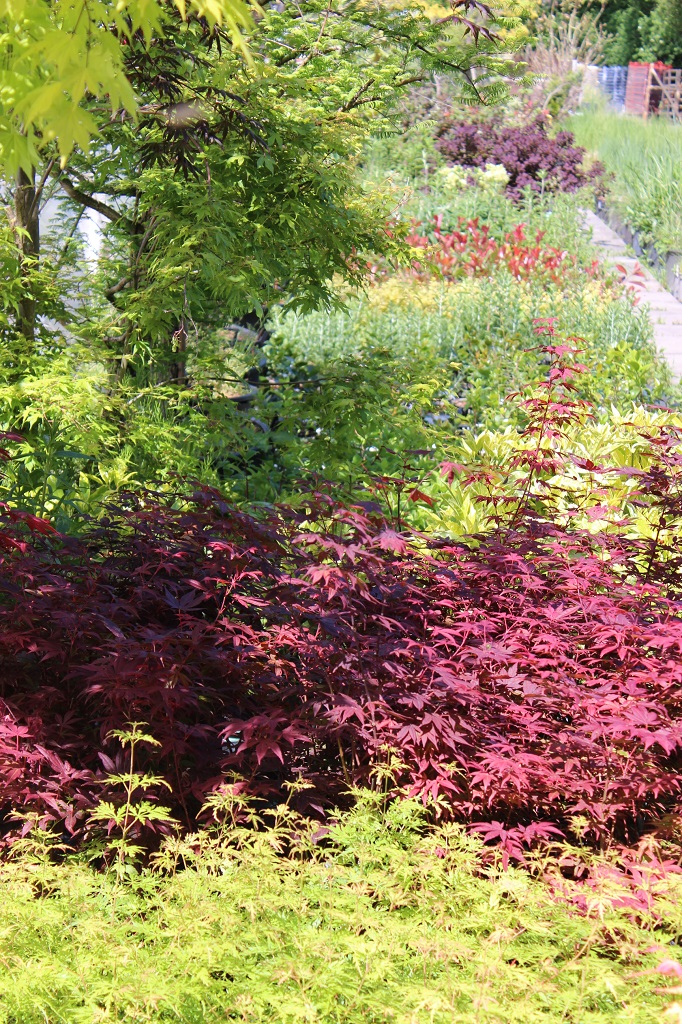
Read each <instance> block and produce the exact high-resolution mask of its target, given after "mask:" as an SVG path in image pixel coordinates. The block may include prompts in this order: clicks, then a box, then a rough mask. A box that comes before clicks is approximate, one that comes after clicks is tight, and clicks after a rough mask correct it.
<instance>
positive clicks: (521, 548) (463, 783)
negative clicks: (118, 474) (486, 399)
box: [0, 324, 682, 855]
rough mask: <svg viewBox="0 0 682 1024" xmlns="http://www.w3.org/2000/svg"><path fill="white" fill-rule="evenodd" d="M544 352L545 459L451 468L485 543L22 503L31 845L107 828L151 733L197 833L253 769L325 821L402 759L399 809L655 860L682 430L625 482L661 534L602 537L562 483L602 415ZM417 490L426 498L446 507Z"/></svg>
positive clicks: (533, 408) (13, 782)
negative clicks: (471, 503) (571, 438)
mask: <svg viewBox="0 0 682 1024" xmlns="http://www.w3.org/2000/svg"><path fill="white" fill-rule="evenodd" d="M540 330H541V331H542V332H543V333H544V334H545V337H544V338H543V346H542V352H543V354H544V357H545V359H546V360H547V365H546V375H545V377H544V379H543V380H541V381H540V382H539V383H537V384H536V385H534V386H533V387H532V388H529V389H527V390H526V391H524V392H523V393H522V394H521V395H520V396H517V398H516V399H515V401H517V402H519V403H520V404H521V407H522V409H523V411H524V415H525V426H524V427H523V429H522V437H523V438H525V439H526V441H529V442H532V443H529V444H528V447H526V448H520V449H518V450H517V451H516V452H515V453H514V454H513V455H511V456H510V458H509V462H508V464H507V465H506V466H504V465H503V466H501V467H497V469H496V470H495V472H493V471H492V470H491V469H490V468H489V467H487V466H485V465H481V466H474V467H469V468H464V467H460V466H455V465H452V464H449V465H445V466H443V467H441V471H442V472H443V473H445V474H446V475H450V476H452V475H455V474H457V475H459V477H460V479H461V480H462V481H463V482H464V483H465V484H466V482H467V481H470V482H471V486H472V487H475V488H476V494H477V501H479V502H480V503H483V504H485V505H486V507H487V508H488V509H489V512H490V522H489V529H487V530H486V532H484V533H481V534H480V535H478V536H476V537H470V538H468V539H464V540H462V539H459V540H457V541H455V540H452V539H450V538H449V537H447V536H440V537H439V536H430V537H427V536H421V535H418V534H415V533H411V532H410V531H409V530H407V529H406V528H405V526H404V523H403V522H402V521H401V519H400V518H398V517H397V518H394V519H392V520H390V521H389V520H388V519H387V518H386V517H385V515H384V514H382V512H381V511H380V508H379V505H378V504H375V503H374V502H372V501H362V502H361V501H358V503H357V504H355V505H350V504H346V505H341V504H339V503H338V502H336V501H335V500H334V498H333V496H331V495H330V494H326V493H324V492H323V491H320V492H319V493H316V494H311V495H310V496H309V498H308V499H307V501H303V503H302V504H300V505H299V507H298V508H293V507H289V506H283V507H278V508H272V509H271V510H270V511H269V512H268V513H267V514H265V513H264V514H263V516H262V517H261V518H256V517H254V516H253V515H250V514H247V513H245V512H244V511H239V510H236V509H234V508H232V507H230V506H229V505H227V503H226V502H225V501H224V500H223V499H222V497H221V496H220V494H219V493H217V492H216V491H212V490H207V489H204V490H200V491H198V492H197V493H196V494H195V495H194V496H193V497H192V498H191V500H189V499H188V500H186V501H185V502H184V503H182V504H181V503H180V502H179V501H177V500H176V502H175V503H174V504H173V503H171V501H170V500H169V499H162V498H157V497H155V496H154V495H151V494H149V495H138V496H130V497H128V498H127V499H125V500H124V499H121V501H120V503H119V505H118V506H117V507H115V508H113V507H112V508H111V509H110V510H109V513H108V515H107V516H106V517H104V518H103V519H101V520H100V521H99V522H97V523H93V524H92V526H91V527H90V529H89V530H87V531H86V532H85V533H84V534H83V535H82V536H81V537H80V538H73V537H60V536H59V535H57V534H54V533H53V532H52V531H51V527H50V526H49V524H47V523H46V522H45V521H44V520H42V519H39V518H36V517H29V516H27V515H25V514H23V515H22V514H20V513H16V512H12V511H10V510H9V509H5V512H4V520H5V524H4V530H3V532H2V533H1V534H0V537H1V538H2V555H1V560H0V588H1V590H2V602H1V604H0V658H1V665H2V689H1V691H0V694H1V700H2V705H1V707H2V718H1V719H0V785H1V796H0V800H1V802H2V806H3V808H4V822H5V832H6V833H7V832H11V830H12V828H16V821H15V819H14V818H13V817H12V812H17V811H19V812H23V813H24V814H26V813H28V814H30V815H32V816H33V817H32V819H31V820H35V816H36V815H37V816H38V817H39V818H41V819H42V820H43V822H44V823H45V824H48V823H50V822H52V823H53V824H54V825H55V826H56V827H58V828H59V829H65V830H66V831H67V832H69V833H71V834H73V835H74V836H75V838H79V837H80V836H82V835H83V834H87V832H88V829H89V828H93V827H94V823H93V816H92V808H93V806H94V805H96V804H97V801H98V800H100V799H101V798H102V795H105V796H106V797H107V799H111V800H112V801H114V802H115V800H116V787H115V786H114V785H113V784H112V782H111V779H110V778H109V777H110V776H111V775H112V773H116V772H119V773H120V772H121V771H124V770H125V766H126V765H127V763H128V762H127V757H128V752H127V751H126V750H125V749H120V745H119V744H118V742H117V740H116V739H115V738H114V737H112V736H111V731H112V730H116V729H118V730H121V729H125V728H126V723H128V722H130V721H137V722H146V723H149V726H148V728H149V731H150V733H151V734H152V735H153V736H154V737H155V740H156V743H157V744H158V745H152V744H150V743H141V744H140V746H139V751H138V753H137V754H136V758H137V760H136V769H137V770H138V771H141V772H147V773H150V774H151V775H153V776H154V777H155V778H156V782H155V783H154V784H153V785H152V784H149V785H147V787H146V788H147V789H148V790H149V789H150V787H151V790H153V788H154V785H156V787H157V790H158V796H159V798H161V799H162V801H163V803H165V804H169V805H170V807H169V810H170V811H171V812H172V813H173V814H174V815H175V816H176V817H177V818H178V819H179V820H180V821H182V822H184V823H185V825H186V826H193V825H194V824H195V822H196V818H197V815H198V811H199V808H200V806H201V803H202V801H203V800H204V798H205V797H206V794H207V793H208V792H210V791H211V790H212V789H214V788H216V787H217V786H219V784H220V783H221V782H222V781H224V780H225V778H226V777H230V773H237V774H238V776H239V778H240V779H241V780H242V781H241V782H240V785H241V786H243V787H244V788H245V789H248V790H250V791H251V792H253V793H260V794H261V795H264V796H265V798H266V799H275V800H277V799H278V797H279V793H280V791H282V789H283V787H285V785H286V784H288V783H290V782H291V780H292V779H294V778H296V777H302V778H303V779H304V780H306V782H307V784H308V788H303V787H302V786H300V787H299V788H298V789H297V793H296V800H297V801H299V803H300V805H301V807H303V808H304V809H307V810H308V811H310V810H311V809H312V811H313V812H314V813H320V814H321V813H323V812H324V811H325V809H326V808H331V807H333V806H335V804H336V805H337V806H338V801H339V800H341V801H343V799H344V796H343V794H344V793H348V791H349V788H350V787H351V786H352V785H362V784H365V783H367V781H368V780H369V779H370V778H371V777H372V772H376V767H377V764H381V763H382V762H383V763H386V762H391V764H392V769H391V773H392V778H394V780H395V787H396V791H397V789H398V788H400V789H401V790H402V791H405V790H407V791H408V792H410V793H411V794H412V795H413V796H414V797H417V798H419V799H421V800H423V801H424V802H426V803H427V804H430V805H431V806H432V807H433V809H434V811H435V812H436V813H437V814H439V815H441V816H449V817H453V818H455V819H459V820H462V821H464V822H466V823H468V824H469V825H470V826H472V827H473V828H475V829H476V830H478V831H480V832H481V833H482V835H483V836H484V837H485V838H487V839H491V840H496V841H499V842H501V843H502V845H503V847H505V848H506V849H507V850H508V851H510V852H511V853H512V854H515V855H521V851H522V850H523V847H524V846H525V845H527V844H529V843H531V842H532V841H533V840H535V839H538V838H543V837H546V838H548V837H551V836H554V835H556V834H557V833H559V832H561V833H563V834H565V835H569V836H570V835H573V836H576V835H578V836H580V837H582V838H583V839H586V840H589V841H594V842H599V843H604V842H607V841H609V840H610V839H616V840H618V841H623V840H625V841H631V840H635V839H637V838H638V837H639V835H641V833H642V832H643V831H644V830H645V829H646V828H647V827H649V826H650V825H651V823H655V822H657V821H659V820H661V819H662V818H664V817H665V820H666V821H667V822H668V823H669V821H670V817H669V816H670V815H671V814H675V813H676V809H677V807H678V803H679V799H680V772H679V768H680V755H679V751H680V744H681V743H682V699H681V698H680V679H681V678H682V593H681V588H680V583H679V580H680V575H679V573H680V556H679V545H678V542H677V533H676V526H677V524H678V523H679V519H680V515H681V514H682V502H681V501H680V497H679V480H680V471H681V466H682V456H680V455H679V453H678V445H679V443H680V437H679V434H678V432H677V431H675V430H674V429H673V428H672V427H666V428H663V427H661V428H660V429H659V430H657V431H654V432H652V435H651V438H650V449H651V450H650V456H649V461H648V464H647V466H646V467H645V468H640V469H635V468H633V467H629V468H628V467H626V468H620V469H617V470H616V469H614V473H617V474H620V475H621V476H622V475H624V474H625V475H627V476H629V477H632V476H633V475H635V476H636V477H637V480H638V486H637V487H636V488H635V489H634V490H633V492H632V497H631V503H632V505H633V507H634V506H637V507H638V508H640V509H641V508H644V509H646V511H647V515H648V516H649V521H650V523H651V530H650V535H648V534H646V535H645V534H642V533H641V531H640V532H639V533H637V534H635V533H634V532H632V533H631V531H630V530H629V528H628V520H627V517H626V515H625V514H622V515H621V516H620V517H619V518H618V519H617V520H615V521H613V522H612V523H611V525H607V526H605V527H604V528H603V529H600V530H596V531H595V530H591V529H588V528H586V527H584V526H581V525H579V522H580V523H582V522H583V521H584V520H585V518H586V517H585V508H584V507H583V508H582V509H576V510H575V514H574V512H573V511H572V509H571V504H570V498H571V495H570V493H567V492H566V491H564V492H562V491H561V470H562V466H567V465H569V464H570V463H571V455H570V452H564V451H563V450H562V443H563V441H564V439H565V432H566V431H567V429H568V428H569V427H572V428H575V425H576V423H579V422H580V420H581V417H582V418H584V417H586V416H589V409H587V408H586V407H585V405H584V403H582V402H581V401H579V400H578V399H577V398H576V397H575V394H576V387H577V386H576V383H575V378H576V376H577V375H579V374H580V372H581V371H582V369H584V368H582V367H581V366H580V364H579V363H577V362H576V358H575V352H574V350H573V348H572V347H571V346H570V345H565V344H560V343H559V342H558V340H557V338H556V337H555V336H554V327H553V326H552V324H544V325H540ZM7 444H8V446H9V445H10V444H11V439H10V440H8V441H7ZM587 468H588V469H589V467H587ZM605 469H606V467H596V466H595V467H594V470H595V473H597V472H600V473H601V474H602V476H603V473H604V472H605ZM384 485H385V481H384ZM482 485H483V486H482ZM395 486H396V487H397V488H402V495H403V499H404V501H403V503H408V504H409V502H410V501H412V502H415V503H418V502H429V501H432V500H433V499H431V498H429V497H428V495H426V494H424V493H423V492H422V491H420V490H418V489H416V488H415V486H414V484H410V483H409V481H402V482H397V483H396V485H395ZM366 497H367V495H366ZM580 500H581V501H582V502H584V501H585V499H584V498H581V499H580ZM603 500H604V497H603V493H598V494H595V495H592V496H591V498H590V501H591V503H592V508H593V513H594V514H593V515H592V518H595V516H596V517H599V516H601V515H602V513H601V512H600V508H601V504H602V503H603ZM178 506H179V507H178ZM578 512H580V513H581V515H578ZM587 518H588V519H589V518H590V516H589V515H588V516H587ZM576 524H578V525H576ZM391 785H393V783H391ZM147 796H148V798H149V799H152V800H153V799H154V793H153V792H151V795H150V794H149V793H148V794H147ZM666 816H667V817H666ZM159 817H160V824H159V825H158V827H159V828H161V829H163V828H165V827H166V825H165V824H164V822H163V815H160V816H159ZM99 818H100V819H101V814H100V815H99ZM150 829H151V826H150ZM150 838H151V837H150Z"/></svg>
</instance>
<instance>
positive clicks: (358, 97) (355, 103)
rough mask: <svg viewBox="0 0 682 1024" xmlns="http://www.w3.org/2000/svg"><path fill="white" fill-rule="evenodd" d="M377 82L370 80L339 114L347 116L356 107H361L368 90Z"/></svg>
mask: <svg viewBox="0 0 682 1024" xmlns="http://www.w3.org/2000/svg"><path fill="white" fill-rule="evenodd" d="M375 81H376V79H374V78H368V79H367V81H366V82H365V84H364V85H362V86H360V88H359V89H358V91H357V92H356V94H355V96H353V98H352V99H350V100H348V103H344V105H343V106H342V107H339V112H340V113H342V114H347V113H348V111H349V110H352V109H353V108H354V107H357V106H359V105H360V100H361V99H362V97H363V96H364V95H365V93H366V92H367V90H368V89H371V88H372V86H373V85H374V82H375Z"/></svg>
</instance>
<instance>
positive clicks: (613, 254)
mask: <svg viewBox="0 0 682 1024" xmlns="http://www.w3.org/2000/svg"><path fill="white" fill-rule="evenodd" d="M584 215H585V226H586V227H587V228H588V229H589V230H590V231H591V234H592V241H593V243H594V244H595V245H596V246H597V248H598V249H601V250H602V252H603V254H604V260H605V262H607V263H613V264H616V263H618V264H619V265H620V266H622V267H623V269H624V270H625V272H626V274H627V278H628V280H629V281H630V283H631V284H632V285H634V284H635V281H637V280H639V281H641V288H640V289H639V291H640V292H641V297H640V303H641V305H642V309H643V310H646V311H647V313H648V315H649V317H650V319H651V323H652V326H653V332H654V341H655V343H656V346H657V348H658V349H659V350H660V351H661V352H662V353H663V355H664V356H665V357H666V359H667V360H668V363H669V364H670V367H671V369H672V371H673V373H674V375H675V377H676V378H679V377H680V376H681V375H682V302H678V300H677V299H676V298H675V297H674V296H673V295H671V294H670V292H668V291H666V290H665V288H664V287H663V286H662V285H661V284H659V282H658V281H657V280H656V278H655V277H654V276H653V275H652V274H651V273H650V272H649V271H648V270H647V268H646V267H644V266H643V265H642V264H641V263H640V262H639V261H638V260H636V259H635V258H634V257H633V256H628V255H627V246H626V245H625V242H624V241H623V239H622V238H621V237H620V236H619V235H617V234H616V232H615V231H614V230H613V228H610V227H609V225H608V224H606V223H605V222H604V221H603V220H602V219H601V217H597V215H596V214H595V213H592V211H591V210H585V211H584ZM640 275H641V276H640Z"/></svg>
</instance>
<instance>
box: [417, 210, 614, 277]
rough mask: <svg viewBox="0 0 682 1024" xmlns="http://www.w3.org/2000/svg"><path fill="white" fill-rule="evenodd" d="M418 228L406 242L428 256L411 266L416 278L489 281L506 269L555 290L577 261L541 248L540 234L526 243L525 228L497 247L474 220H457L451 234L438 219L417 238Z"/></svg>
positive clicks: (517, 229) (591, 271) (592, 269)
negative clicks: (436, 275) (433, 276)
mask: <svg viewBox="0 0 682 1024" xmlns="http://www.w3.org/2000/svg"><path fill="white" fill-rule="evenodd" d="M421 227H422V225H421V224H414V225H413V229H412V232H411V234H409V235H408V236H407V237H406V241H407V242H408V243H409V244H410V245H412V246H413V247H414V248H415V249H425V250H427V251H428V258H427V259H426V260H424V261H423V263H424V266H422V263H421V262H420V264H419V265H415V266H414V268H413V270H414V271H415V272H416V274H417V275H420V274H423V273H428V271H429V270H430V269H431V268H435V270H436V271H437V272H438V273H439V274H441V275H442V276H443V277H444V278H445V279H446V280H455V279H458V278H462V277H489V276H490V275H491V274H492V273H493V272H494V271H495V269H497V268H498V267H504V268H506V269H507V270H508V271H509V273H510V274H512V275H513V276H514V277H515V278H516V279H517V280H519V281H527V280H529V279H530V278H533V280H535V281H539V282H547V283H549V282H552V283H553V284H561V283H565V282H566V275H567V274H568V273H570V272H571V271H574V270H579V268H578V264H577V260H576V259H575V257H574V256H571V255H570V254H569V253H568V252H567V251H566V250H565V249H557V248H556V247H555V246H548V245H544V244H543V241H542V239H543V233H542V232H541V231H538V232H537V233H536V235H535V238H534V239H532V240H529V239H527V238H526V234H525V224H517V225H516V227H515V228H514V230H513V231H510V232H508V234H507V235H505V239H504V241H503V242H499V241H497V240H496V239H495V238H494V237H493V236H492V235H491V234H490V228H489V226H488V225H487V224H483V225H479V222H478V219H477V218H475V219H473V220H468V221H467V220H464V218H460V219H459V222H458V225H457V229H456V230H455V231H443V230H442V217H441V215H440V214H438V215H437V216H436V217H435V218H434V222H433V227H432V229H431V231H430V232H429V233H428V234H426V235H422V234H420V233H419V229H420V228H421ZM598 267H599V263H598V261H597V260H594V261H593V263H592V264H591V265H590V266H589V267H587V268H586V269H585V272H586V273H587V274H588V275H594V274H595V273H596V272H597V270H598Z"/></svg>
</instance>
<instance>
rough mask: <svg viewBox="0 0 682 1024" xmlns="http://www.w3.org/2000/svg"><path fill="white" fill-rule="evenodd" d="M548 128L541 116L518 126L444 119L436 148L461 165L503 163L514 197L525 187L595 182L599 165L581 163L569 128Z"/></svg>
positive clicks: (571, 187)
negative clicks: (557, 130) (567, 129)
mask: <svg viewBox="0 0 682 1024" xmlns="http://www.w3.org/2000/svg"><path fill="white" fill-rule="evenodd" d="M548 128H549V123H548V120H547V118H546V117H544V116H543V115H539V116H537V117H536V118H535V119H534V120H532V121H530V122H528V123H527V124H518V125H517V124H501V125H495V124H492V123H491V122H489V121H473V122H460V121H456V120H447V121H445V122H443V123H442V124H441V125H440V126H439V128H438V130H437V132H436V149H437V150H438V152H439V153H441V155H442V156H444V157H445V159H446V160H447V161H448V163H450V164H456V165H458V166H462V167H485V165H486V164H501V165H502V166H503V167H504V169H505V170H506V172H507V174H508V176H509V181H508V184H507V194H508V195H509V196H510V197H511V198H513V199H515V200H519V199H521V198H522V196H523V191H524V189H527V188H530V189H532V190H533V191H534V192H541V193H544V192H577V191H578V189H580V188H583V187H584V186H586V185H588V184H595V183H596V182H597V181H598V179H599V178H600V176H601V175H602V174H603V170H604V169H603V167H602V166H601V165H600V164H593V166H592V167H590V168H589V169H586V168H584V167H583V160H584V157H585V150H584V149H582V148H581V147H580V146H575V145H574V138H573V135H572V134H571V132H568V131H560V132H557V133H556V135H550V134H549V130H548Z"/></svg>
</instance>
